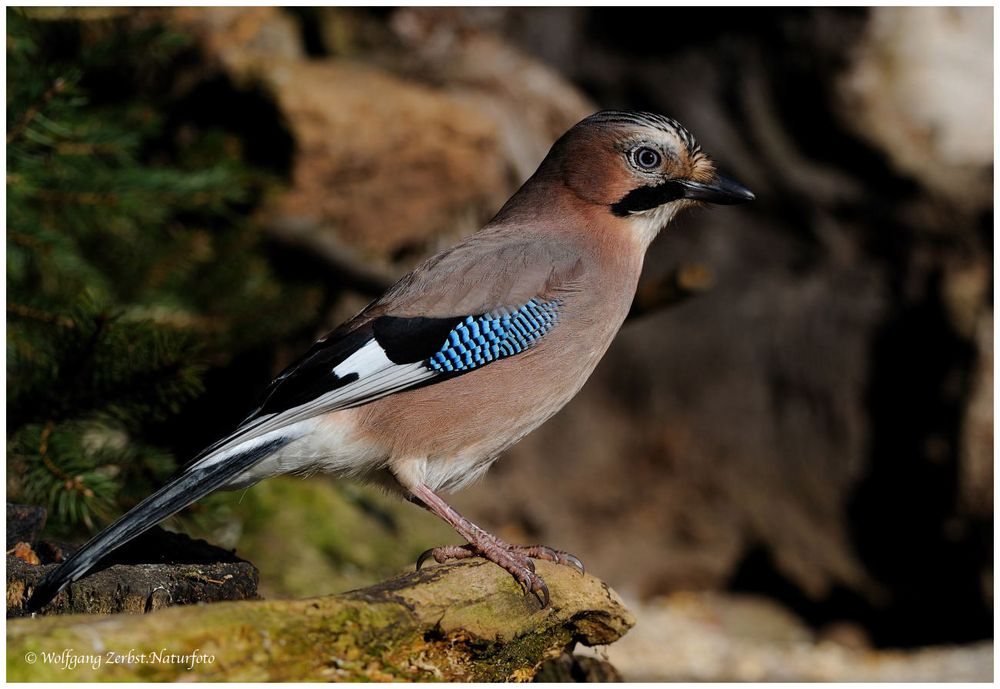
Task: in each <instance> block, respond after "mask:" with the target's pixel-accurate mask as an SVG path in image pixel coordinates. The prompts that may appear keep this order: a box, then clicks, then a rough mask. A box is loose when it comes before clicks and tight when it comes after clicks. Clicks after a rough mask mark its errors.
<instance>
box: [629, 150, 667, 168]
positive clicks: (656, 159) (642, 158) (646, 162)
mask: <svg viewBox="0 0 1000 689" xmlns="http://www.w3.org/2000/svg"><path fill="white" fill-rule="evenodd" d="M632 160H633V161H635V164H636V165H637V166H639V167H641V168H642V169H643V170H652V169H653V168H655V167H659V166H660V161H661V160H662V158H660V154H659V153H657V152H656V151H654V150H653V149H651V148H647V147H646V146H643V147H642V148H637V149H635V151H633V153H632Z"/></svg>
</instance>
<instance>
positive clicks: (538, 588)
mask: <svg viewBox="0 0 1000 689" xmlns="http://www.w3.org/2000/svg"><path fill="white" fill-rule="evenodd" d="M535 579H536V582H535V584H534V585H533V586H532V587H531V592H532V593H533V594H535V597H536V598H538V602H539V603H541V604H542V610H544V609H545V608H547V607H549V604H550V603H551V602H552V598H551V597H550V596H549V587H548V585H547V584H546V583H545V581H544V580H542V579H541V578H540V577H535Z"/></svg>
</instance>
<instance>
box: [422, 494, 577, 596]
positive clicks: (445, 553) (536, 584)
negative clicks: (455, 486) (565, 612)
mask: <svg viewBox="0 0 1000 689" xmlns="http://www.w3.org/2000/svg"><path fill="white" fill-rule="evenodd" d="M410 492H411V493H412V494H413V497H414V498H415V499H416V500H415V501H416V502H418V504H420V505H422V506H423V507H425V508H427V509H428V510H430V511H431V512H433V513H434V514H436V515H437V516H439V517H441V519H443V520H445V521H446V522H448V523H449V524H451V526H452V528H453V529H455V531H457V532H458V534H459V535H460V536H461V537H462V538H464V539H465V540H466V541H468V542H469V543H468V545H458V546H443V547H440V548H431V549H430V550H428V551H426V552H424V553H423V554H421V556H420V558H419V559H418V560H417V569H420V566H421V565H422V564H423V563H424V562H425V561H426V560H427V559H428V558H431V557H432V558H434V560H435V561H437V562H442V563H443V562H447V561H448V560H455V559H463V558H468V557H477V556H478V557H483V558H485V559H487V560H489V561H490V562H493V563H494V564H497V565H499V566H500V567H502V568H503V569H505V570H506V571H508V572H510V574H511V575H512V576H513V577H514V579H516V580H517V582H518V583H519V584H521V586H523V587H524V588H525V590H526V591H530V592H531V593H534V594H535V595H536V596H538V599H539V600H540V601H541V603H542V607H548V605H549V588H548V586H546V585H545V582H544V581H543V580H542V578H541V577H540V576H538V575H537V574H535V565H534V563H532V561H531V559H530V558H536V559H540V560H550V561H552V562H556V563H559V564H563V565H570V566H572V567H576V568H577V569H579V570H580V571H581V572H583V563H582V562H580V560H579V559H578V558H576V557H575V556H573V555H570V554H569V553H566V552H563V551H561V550H555V549H553V548H549V547H547V546H543V545H534V546H515V545H510V544H508V543H505V542H504V541H502V540H500V539H499V538H497V537H496V536H494V535H493V534H491V533H488V532H486V531H484V530H483V529H481V528H479V527H478V526H476V525H475V524H473V523H472V522H470V521H469V520H468V519H466V518H465V517H463V516H462V515H461V514H459V513H458V512H456V511H455V510H454V509H453V508H452V507H451V506H450V505H449V504H448V503H446V502H445V501H444V500H442V499H441V498H439V497H438V496H437V495H436V494H435V493H434V492H433V491H431V489H430V488H428V487H427V486H425V485H423V484H422V483H421V484H417V485H416V486H414V487H413V488H412V489H411V490H410Z"/></svg>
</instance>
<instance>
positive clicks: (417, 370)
mask: <svg viewBox="0 0 1000 689" xmlns="http://www.w3.org/2000/svg"><path fill="white" fill-rule="evenodd" d="M333 373H334V374H335V375H336V376H337V377H338V378H344V377H347V376H353V375H355V374H356V375H357V380H354V381H351V382H350V383H347V384H346V385H343V386H341V387H338V388H335V389H333V390H331V391H330V392H328V393H326V394H323V395H320V396H319V397H317V398H315V399H312V400H309V401H308V402H305V403H303V404H300V405H299V406H297V407H291V408H290V409H286V410H284V411H281V412H279V413H276V414H270V415H268V416H264V417H258V418H255V419H252V420H250V421H248V422H247V423H245V424H243V425H242V426H240V428H238V429H237V430H236V431H235V432H234V433H233V434H232V435H231V436H229V438H226V439H223V440H222V441H220V442H218V443H216V445H215V446H214V447H213V448H212V450H211V451H210V452H209V454H208V455H207V456H205V457H203V458H201V459H199V460H198V461H196V462H195V463H193V464H192V465H191V466H190V467H189V469H194V468H196V467H204V466H208V465H211V464H215V463H216V462H219V461H221V460H223V459H225V458H226V457H228V456H229V455H231V454H232V453H233V452H235V451H237V450H238V449H239V450H243V449H246V448H249V447H252V446H253V445H255V444H258V443H260V442H265V436H266V438H267V439H270V438H272V437H276V436H280V435H283V434H284V433H278V431H286V432H287V433H288V434H290V435H295V432H294V431H296V430H297V429H294V428H291V426H293V425H294V424H297V423H299V422H300V421H304V420H306V419H309V418H312V417H314V416H318V415H320V414H325V413H327V412H331V411H336V410H338V409H345V408H347V407H353V406H357V405H359V404H365V403H367V402H374V401H375V400H377V399H381V398H382V397H385V396H386V395H391V394H392V393H394V392H399V391H401V390H405V389H406V388H409V387H413V386H414V385H417V384H418V383H422V382H423V381H425V380H429V379H431V378H434V377H435V376H437V375H439V374H437V373H436V372H434V371H432V370H431V369H429V368H428V367H427V365H426V364H425V363H424V362H422V361H420V362H416V363H412V364H395V363H393V362H392V361H390V360H389V357H388V356H386V353H385V350H383V349H382V347H381V346H380V345H379V344H378V342H376V341H375V340H374V339H372V340H369V341H368V342H367V343H365V344H364V346H362V347H361V348H360V349H358V350H357V351H356V352H354V353H353V354H351V355H350V356H349V357H347V358H346V359H344V361H342V362H341V363H339V364H338V365H337V366H335V367H334V369H333Z"/></svg>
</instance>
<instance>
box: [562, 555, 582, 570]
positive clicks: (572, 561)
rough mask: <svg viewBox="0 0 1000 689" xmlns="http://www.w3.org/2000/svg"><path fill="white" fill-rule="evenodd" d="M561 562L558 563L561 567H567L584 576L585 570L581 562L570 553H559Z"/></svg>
mask: <svg viewBox="0 0 1000 689" xmlns="http://www.w3.org/2000/svg"><path fill="white" fill-rule="evenodd" d="M561 555H562V557H563V560H562V561H560V562H559V564H561V565H569V566H570V567H572V568H573V569H575V570H576V571H578V572H579V573H580V574H586V573H587V569H586V568H585V567H584V566H583V560H581V559H580V558H578V557H577V556H576V555H572V554H570V553H561Z"/></svg>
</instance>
